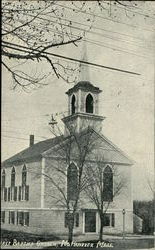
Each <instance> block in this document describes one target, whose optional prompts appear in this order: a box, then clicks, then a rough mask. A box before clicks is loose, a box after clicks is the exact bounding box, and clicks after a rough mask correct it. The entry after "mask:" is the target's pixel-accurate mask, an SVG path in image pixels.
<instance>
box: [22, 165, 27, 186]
mask: <svg viewBox="0 0 155 250" xmlns="http://www.w3.org/2000/svg"><path fill="white" fill-rule="evenodd" d="M26 177H27V170H26V166H25V165H24V166H23V169H22V186H25V185H26Z"/></svg>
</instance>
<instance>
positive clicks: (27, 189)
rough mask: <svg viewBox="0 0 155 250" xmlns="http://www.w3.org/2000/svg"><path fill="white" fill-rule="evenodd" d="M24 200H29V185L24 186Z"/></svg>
mask: <svg viewBox="0 0 155 250" xmlns="http://www.w3.org/2000/svg"><path fill="white" fill-rule="evenodd" d="M25 200H26V201H28V200H29V186H25Z"/></svg>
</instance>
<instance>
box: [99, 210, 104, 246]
mask: <svg viewBox="0 0 155 250" xmlns="http://www.w3.org/2000/svg"><path fill="white" fill-rule="evenodd" d="M99 241H103V214H102V213H100V233H99Z"/></svg>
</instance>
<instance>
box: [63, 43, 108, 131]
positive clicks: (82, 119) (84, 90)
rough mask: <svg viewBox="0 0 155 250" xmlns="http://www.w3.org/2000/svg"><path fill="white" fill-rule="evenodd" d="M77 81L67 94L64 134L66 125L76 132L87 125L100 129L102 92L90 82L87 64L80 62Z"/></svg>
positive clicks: (84, 59) (84, 52)
mask: <svg viewBox="0 0 155 250" xmlns="http://www.w3.org/2000/svg"><path fill="white" fill-rule="evenodd" d="M82 61H88V58H87V48H86V44H85V42H84V43H83V59H82ZM80 69H81V70H80V74H79V81H78V82H77V83H76V84H75V85H74V87H72V88H70V89H69V90H68V91H67V92H66V94H67V95H68V116H66V117H64V118H63V119H62V121H63V122H64V124H65V128H66V129H65V134H67V128H68V127H74V129H75V130H76V131H77V132H80V131H82V130H83V129H85V128H87V127H88V126H89V127H92V128H94V129H95V130H97V131H98V132H99V131H101V129H102V120H103V119H104V117H103V116H100V115H99V94H100V93H101V92H102V90H100V89H99V88H98V87H95V86H94V85H93V84H91V83H90V79H89V78H90V75H89V66H88V65H86V64H84V63H81V64H80Z"/></svg>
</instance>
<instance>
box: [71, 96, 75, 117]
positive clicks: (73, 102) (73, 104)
mask: <svg viewBox="0 0 155 250" xmlns="http://www.w3.org/2000/svg"><path fill="white" fill-rule="evenodd" d="M71 108H72V111H71V112H72V115H73V114H75V95H73V96H72V101H71Z"/></svg>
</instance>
